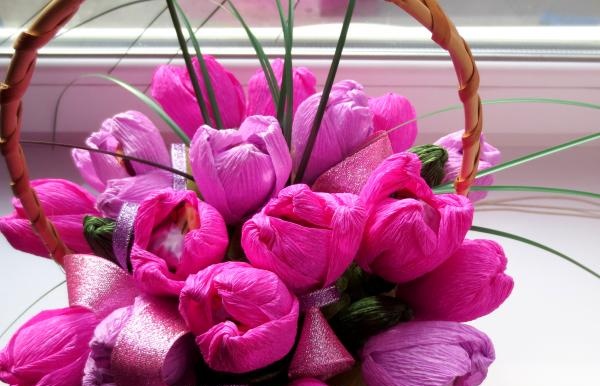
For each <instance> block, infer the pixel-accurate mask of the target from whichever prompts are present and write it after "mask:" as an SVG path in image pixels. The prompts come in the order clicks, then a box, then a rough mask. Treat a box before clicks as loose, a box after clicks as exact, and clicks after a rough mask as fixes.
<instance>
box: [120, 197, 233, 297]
mask: <svg viewBox="0 0 600 386" xmlns="http://www.w3.org/2000/svg"><path fill="white" fill-rule="evenodd" d="M134 235H135V237H134V243H133V248H132V250H131V265H132V266H133V276H134V278H135V279H136V281H137V282H138V284H139V285H140V287H142V288H143V289H144V290H145V291H146V292H148V293H151V294H156V295H175V296H178V295H179V292H180V291H181V289H182V288H183V285H184V282H185V280H186V279H187V277H188V276H189V275H191V274H193V273H196V272H198V271H200V270H201V269H203V268H205V267H207V266H209V265H211V264H215V263H218V262H220V261H221V259H222V258H223V256H224V254H225V250H226V248H227V230H226V229H225V223H224V222H223V218H222V217H221V215H219V213H218V212H217V211H216V210H215V209H214V208H213V207H211V206H210V205H208V204H207V203H205V202H203V201H200V200H199V199H198V197H197V196H196V194H195V193H194V192H193V191H191V190H182V191H175V190H172V189H165V190H162V191H159V192H157V193H155V194H153V195H150V196H148V197H147V198H146V199H145V200H144V201H143V202H142V203H141V204H140V207H139V209H138V212H137V216H136V218H135V224H134Z"/></svg>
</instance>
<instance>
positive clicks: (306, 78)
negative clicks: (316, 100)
mask: <svg viewBox="0 0 600 386" xmlns="http://www.w3.org/2000/svg"><path fill="white" fill-rule="evenodd" d="M283 64H284V63H283V60H281V59H275V60H274V61H273V62H271V67H273V73H274V74H275V78H277V82H278V85H279V86H281V78H282V76H283ZM292 81H293V86H294V106H293V112H294V114H296V110H298V106H299V105H300V103H302V102H304V100H305V99H306V98H308V97H309V96H311V95H313V94H314V93H316V92H317V89H316V85H317V78H315V75H314V74H313V73H312V72H311V71H310V70H309V69H308V68H306V67H294V68H293V69H292ZM246 113H247V115H248V116H251V115H270V116H275V114H276V111H275V103H274V102H273V97H272V96H271V92H270V90H269V85H268V83H267V79H266V78H265V73H264V71H263V70H258V71H257V72H256V74H254V76H252V78H250V80H249V81H248V107H247V110H246Z"/></svg>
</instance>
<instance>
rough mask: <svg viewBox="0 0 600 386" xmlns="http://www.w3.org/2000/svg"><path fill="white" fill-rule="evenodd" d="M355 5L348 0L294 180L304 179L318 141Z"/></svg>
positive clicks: (352, 1) (351, 0)
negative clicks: (325, 79)
mask: <svg viewBox="0 0 600 386" xmlns="http://www.w3.org/2000/svg"><path fill="white" fill-rule="evenodd" d="M355 5H356V0H349V1H348V7H347V8H346V15H345V16H344V22H343V24H342V31H341V32H340V37H339V39H338V42H337V47H336V48H335V54H334V56H333V61H332V62H331V67H330V68H329V74H328V75H327V81H326V82H325V87H324V88H323V93H322V96H321V100H320V101H319V107H318V108H317V114H316V116H315V120H314V121H313V125H312V127H311V130H310V134H309V136H308V140H307V141H306V148H305V149H304V153H303V154H302V159H301V161H300V165H299V166H298V170H297V172H296V175H295V176H294V177H293V181H302V178H303V177H304V172H305V171H306V167H307V166H308V161H309V160H310V155H311V154H312V150H313V147H314V146H315V142H316V141H317V134H318V133H319V128H320V127H321V122H322V121H323V115H325V109H326V108H327V102H328V101H329V94H330V93H331V88H332V87H333V82H334V81H335V75H336V73H337V69H338V66H339V64H340V59H341V57H342V52H343V50H344V45H345V44H346V36H347V35H348V28H350V21H351V20H352V14H353V13H354V6H355Z"/></svg>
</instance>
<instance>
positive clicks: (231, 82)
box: [152, 55, 246, 137]
mask: <svg viewBox="0 0 600 386" xmlns="http://www.w3.org/2000/svg"><path fill="white" fill-rule="evenodd" d="M204 61H205V62H206V67H207V70H208V74H209V77H210V81H211V84H212V86H213V89H214V92H215V98H216V100H217V105H218V106H219V112H220V113H221V118H223V125H224V126H225V128H234V127H239V126H240V124H241V123H242V120H243V119H244V114H245V111H246V99H245V97H244V89H243V88H242V85H241V84H240V82H239V81H238V80H237V79H236V78H235V76H233V74H232V73H230V72H229V71H227V70H226V69H225V68H224V67H223V66H222V65H221V64H220V63H219V62H218V61H217V60H216V59H215V58H213V57H212V56H210V55H204ZM192 62H193V66H194V68H195V69H196V74H197V75H198V83H199V84H200V88H201V90H202V96H203V97H204V101H205V104H206V106H207V108H208V109H209V115H210V116H211V119H213V121H214V114H213V111H212V108H211V107H210V106H211V105H210V103H209V100H208V94H207V92H206V87H205V85H204V78H203V77H202V73H201V72H200V66H199V64H198V60H197V59H196V58H193V59H192ZM152 97H153V98H154V99H156V100H157V101H158V103H160V104H161V106H162V107H163V108H164V110H165V111H166V112H167V114H169V116H171V118H173V120H174V121H175V122H176V123H177V124H178V125H179V126H180V127H181V128H182V129H183V131H185V132H186V133H187V134H188V135H189V136H190V137H192V136H194V133H195V132H196V130H197V129H198V128H199V127H200V126H202V125H203V124H205V123H206V122H204V120H203V119H202V115H201V112H200V108H199V106H198V102H197V100H196V94H195V93H194V89H193V87H192V81H191V79H190V76H189V73H188V71H187V69H186V68H185V67H183V66H171V65H163V66H159V67H158V68H157V69H156V72H155V73H154V77H153V78H152Z"/></svg>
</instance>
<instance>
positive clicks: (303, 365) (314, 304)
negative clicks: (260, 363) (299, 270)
mask: <svg viewBox="0 0 600 386" xmlns="http://www.w3.org/2000/svg"><path fill="white" fill-rule="evenodd" d="M339 300H340V293H339V291H338V289H337V287H336V286H335V285H332V286H329V287H327V288H323V289H320V290H316V291H313V292H311V293H309V294H305V295H303V296H300V307H301V309H302V311H305V312H306V314H305V315H304V323H303V324H302V331H301V332H300V340H299V342H298V347H297V348H296V351H295V352H294V356H293V357H292V363H291V364H290V368H289V372H288V375H289V376H290V378H292V379H294V378H318V379H321V380H326V379H328V378H331V377H332V376H334V375H337V374H340V373H343V372H344V371H347V370H349V369H350V368H351V367H352V366H354V358H352V355H350V353H349V352H348V350H346V348H345V347H344V345H343V344H342V343H341V342H340V340H339V339H338V337H337V336H336V335H335V332H333V330H332V329H331V327H330V326H329V323H328V322H327V320H326V319H325V317H324V316H323V314H322V313H321V311H320V310H319V308H322V307H325V306H328V305H330V304H333V303H335V302H337V301H339Z"/></svg>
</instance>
